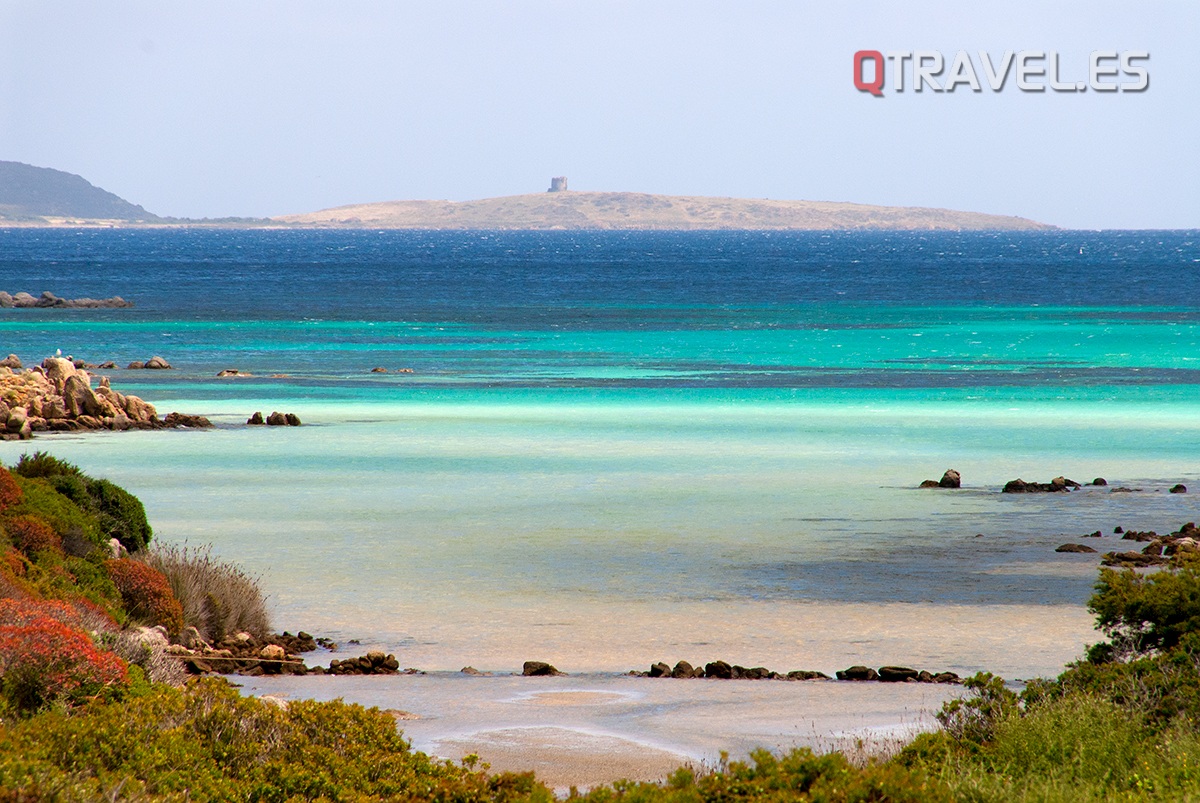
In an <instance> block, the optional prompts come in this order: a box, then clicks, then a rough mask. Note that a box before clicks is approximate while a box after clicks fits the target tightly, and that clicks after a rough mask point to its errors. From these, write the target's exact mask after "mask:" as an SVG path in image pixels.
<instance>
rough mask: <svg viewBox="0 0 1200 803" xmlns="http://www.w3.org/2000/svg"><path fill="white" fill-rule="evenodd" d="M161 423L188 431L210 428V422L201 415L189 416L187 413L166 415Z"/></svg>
mask: <svg viewBox="0 0 1200 803" xmlns="http://www.w3.org/2000/svg"><path fill="white" fill-rule="evenodd" d="M163 423H164V424H166V425H167V426H168V427H188V428H190V429H208V428H210V427H212V422H211V421H209V420H208V419H207V418H205V417H204V416H202V415H189V414H187V413H174V412H172V413H167V415H166V417H165V418H164V419H163Z"/></svg>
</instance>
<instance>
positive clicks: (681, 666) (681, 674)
mask: <svg viewBox="0 0 1200 803" xmlns="http://www.w3.org/2000/svg"><path fill="white" fill-rule="evenodd" d="M671 677H673V678H677V679H678V678H694V677H696V668H695V667H693V666H692V665H691V664H689V663H688V662H687V661H680V662H679V663H677V664H675V668H674V669H672V670H671Z"/></svg>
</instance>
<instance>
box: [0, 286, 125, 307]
mask: <svg viewBox="0 0 1200 803" xmlns="http://www.w3.org/2000/svg"><path fill="white" fill-rule="evenodd" d="M132 306H133V302H132V301H126V300H125V299H123V298H121V297H120V296H113V297H112V298H59V297H58V296H56V295H54V293H51V292H50V291H49V290H46V291H45V292H43V293H42V294H41V295H40V296H38V297H36V298H35V297H34V296H32V295H30V294H29V293H13V294H12V295H9V294H8V293H6V292H4V291H3V290H0V307H5V308H8V307H14V308H17V309H32V308H36V309H118V308H121V307H132Z"/></svg>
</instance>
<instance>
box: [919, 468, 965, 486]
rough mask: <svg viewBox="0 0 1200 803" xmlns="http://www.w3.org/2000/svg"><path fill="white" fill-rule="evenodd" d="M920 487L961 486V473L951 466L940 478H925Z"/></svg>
mask: <svg viewBox="0 0 1200 803" xmlns="http://www.w3.org/2000/svg"><path fill="white" fill-rule="evenodd" d="M920 487H921V488H961V487H962V475H961V474H959V473H958V472H957V471H956V470H954V469H952V468H948V469H946V473H944V474H942V478H941V479H940V480H925V481H923V482H922V483H921V485H920Z"/></svg>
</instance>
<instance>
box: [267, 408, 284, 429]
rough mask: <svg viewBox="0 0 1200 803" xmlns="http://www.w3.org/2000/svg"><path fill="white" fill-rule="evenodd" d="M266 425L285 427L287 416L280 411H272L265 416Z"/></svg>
mask: <svg viewBox="0 0 1200 803" xmlns="http://www.w3.org/2000/svg"><path fill="white" fill-rule="evenodd" d="M267 426H269V427H286V426H287V416H286V415H284V414H283V413H280V412H273V413H271V414H270V415H269V416H267Z"/></svg>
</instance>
